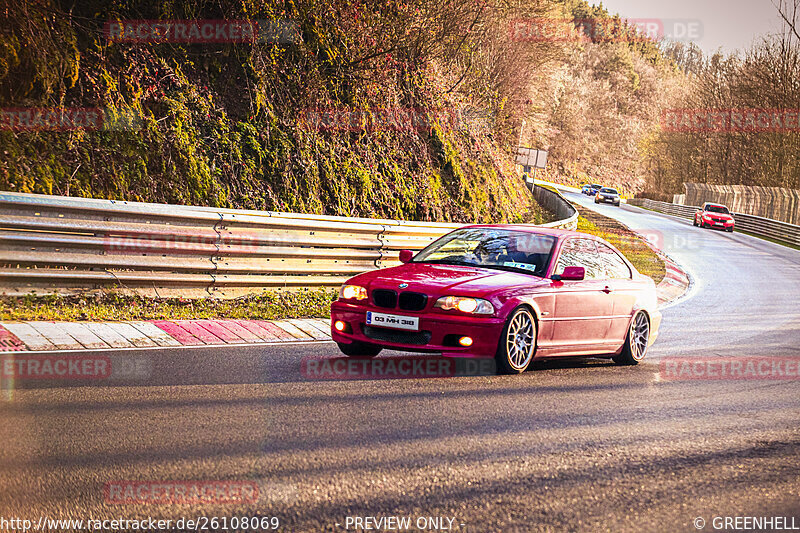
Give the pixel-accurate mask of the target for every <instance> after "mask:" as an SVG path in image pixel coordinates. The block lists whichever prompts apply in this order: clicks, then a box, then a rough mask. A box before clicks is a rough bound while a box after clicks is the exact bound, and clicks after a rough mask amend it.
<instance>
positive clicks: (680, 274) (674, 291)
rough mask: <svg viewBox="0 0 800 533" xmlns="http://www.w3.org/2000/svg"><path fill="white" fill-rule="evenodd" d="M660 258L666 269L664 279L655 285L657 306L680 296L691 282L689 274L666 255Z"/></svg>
mask: <svg viewBox="0 0 800 533" xmlns="http://www.w3.org/2000/svg"><path fill="white" fill-rule="evenodd" d="M662 259H663V261H664V267H665V268H666V270H667V271H666V273H665V274H664V279H662V280H661V283H659V284H658V285H657V286H656V295H657V296H658V306H659V307H663V306H664V305H666V304H668V303H671V302H674V301H675V300H677V299H679V298H681V297H682V296H683V295H685V294H686V292H687V291H688V290H689V286H690V285H691V284H692V282H691V280H690V278H689V275H688V274H687V273H686V272H685V271H684V270H683V269H682V268H681V267H679V266H678V265H677V264H676V263H675V262H673V261H672V260H671V259H669V258H667V257H664V256H662Z"/></svg>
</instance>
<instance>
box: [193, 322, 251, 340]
mask: <svg viewBox="0 0 800 533" xmlns="http://www.w3.org/2000/svg"><path fill="white" fill-rule="evenodd" d="M193 322H194V323H195V324H197V325H198V326H200V327H201V328H203V329H205V330H206V331H208V332H209V333H211V334H212V335H214V336H216V337H219V338H220V339H222V341H223V342H224V343H226V344H242V343H243V342H245V341H244V339H242V338H241V337H240V336H238V335H236V334H235V333H234V332H232V331H231V330H229V329H228V328H226V327H225V326H223V325H222V324H220V323H219V322H217V321H216V320H195V321H193Z"/></svg>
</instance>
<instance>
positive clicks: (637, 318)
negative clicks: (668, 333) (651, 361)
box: [613, 311, 650, 366]
mask: <svg viewBox="0 0 800 533" xmlns="http://www.w3.org/2000/svg"><path fill="white" fill-rule="evenodd" d="M649 345H650V319H649V318H648V317H647V314H646V313H645V312H644V311H637V312H636V314H635V315H633V320H631V325H630V327H629V328H628V335H627V337H626V338H625V345H624V346H623V347H622V352H620V354H619V355H615V356H614V358H613V359H614V362H615V363H617V364H618V365H626V366H630V365H638V364H639V361H641V360H642V359H644V356H645V355H646V354H647V348H648V346H649Z"/></svg>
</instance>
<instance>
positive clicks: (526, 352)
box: [506, 309, 536, 370]
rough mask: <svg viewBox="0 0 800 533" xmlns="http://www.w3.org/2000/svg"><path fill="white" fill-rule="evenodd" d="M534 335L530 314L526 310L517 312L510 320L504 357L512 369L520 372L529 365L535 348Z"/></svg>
mask: <svg viewBox="0 0 800 533" xmlns="http://www.w3.org/2000/svg"><path fill="white" fill-rule="evenodd" d="M535 333H536V327H535V325H534V323H533V317H532V316H531V314H530V312H528V310H527V309H520V310H518V311H517V312H516V314H514V316H513V317H512V318H511V323H510V324H509V325H508V333H506V355H507V357H508V364H509V365H511V367H512V368H514V369H516V370H521V369H523V368H525V367H526V366H528V363H530V360H531V358H533V350H534V348H535V347H536V339H535V338H534V336H535Z"/></svg>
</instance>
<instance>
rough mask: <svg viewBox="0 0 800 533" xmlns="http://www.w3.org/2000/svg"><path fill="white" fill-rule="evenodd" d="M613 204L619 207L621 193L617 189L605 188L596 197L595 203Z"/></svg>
mask: <svg viewBox="0 0 800 533" xmlns="http://www.w3.org/2000/svg"><path fill="white" fill-rule="evenodd" d="M600 202H611V203H612V204H614V205H619V193H618V192H617V190H616V189H612V188H610V187H603V188H602V189H600V190H599V191H597V194H596V195H595V196H594V203H596V204H599V203H600Z"/></svg>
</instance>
